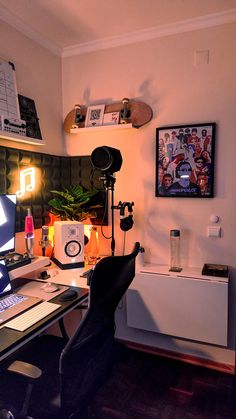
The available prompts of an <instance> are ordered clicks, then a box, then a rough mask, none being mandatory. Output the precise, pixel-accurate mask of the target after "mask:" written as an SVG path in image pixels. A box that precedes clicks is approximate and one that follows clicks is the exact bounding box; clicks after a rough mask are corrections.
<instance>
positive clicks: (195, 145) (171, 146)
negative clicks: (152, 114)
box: [156, 122, 216, 198]
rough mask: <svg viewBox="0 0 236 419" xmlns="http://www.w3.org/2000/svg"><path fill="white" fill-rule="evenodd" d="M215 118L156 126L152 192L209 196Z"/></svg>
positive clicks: (167, 194)
mask: <svg viewBox="0 0 236 419" xmlns="http://www.w3.org/2000/svg"><path fill="white" fill-rule="evenodd" d="M215 130H216V124H215V122H210V123H202V124H194V125H188V124H186V125H178V126H168V127H160V128H157V131H156V196H158V197H175V198H176V197H185V198H186V197H189V198H213V186H214V152H215Z"/></svg>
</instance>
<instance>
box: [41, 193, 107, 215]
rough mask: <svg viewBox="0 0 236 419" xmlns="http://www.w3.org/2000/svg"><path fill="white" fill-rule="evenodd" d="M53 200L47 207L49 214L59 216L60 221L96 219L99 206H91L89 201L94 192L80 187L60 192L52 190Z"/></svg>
mask: <svg viewBox="0 0 236 419" xmlns="http://www.w3.org/2000/svg"><path fill="white" fill-rule="evenodd" d="M51 193H52V194H54V195H55V197H54V198H52V199H50V201H49V202H48V205H49V206H50V212H51V213H52V214H54V215H55V216H59V217H60V218H61V220H72V221H80V222H82V221H84V220H86V218H96V217H97V213H96V211H95V210H96V208H100V207H101V205H99V204H96V205H92V204H91V203H90V199H91V198H92V197H93V196H94V195H96V193H97V191H96V190H85V189H84V188H83V187H82V186H80V185H71V186H69V187H68V188H63V190H62V191H57V190H53V191H51Z"/></svg>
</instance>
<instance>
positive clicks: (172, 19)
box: [0, 0, 236, 55]
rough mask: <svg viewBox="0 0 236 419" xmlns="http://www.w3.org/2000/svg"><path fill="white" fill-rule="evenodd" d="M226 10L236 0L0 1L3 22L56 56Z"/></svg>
mask: <svg viewBox="0 0 236 419" xmlns="http://www.w3.org/2000/svg"><path fill="white" fill-rule="evenodd" d="M229 12H230V14H231V20H232V13H233V15H234V20H235V14H236V0H145V1H143V0H0V19H1V20H3V21H4V22H6V23H8V24H10V25H11V26H13V27H15V28H16V29H17V30H19V31H21V32H23V33H24V34H25V35H26V36H28V37H30V38H31V39H33V40H36V41H37V42H38V43H40V44H42V45H44V46H45V47H47V48H49V49H51V51H52V52H55V53H57V54H59V55H63V54H62V53H63V51H66V50H68V49H71V48H76V47H78V46H80V47H81V46H85V45H89V44H92V43H93V44H94V43H96V44H97V45H98V44H99V43H100V45H102V42H103V41H107V40H111V39H113V40H114V39H118V38H121V37H123V38H122V39H124V34H125V35H126V37H127V39H128V38H129V39H130V35H132V34H135V36H136V37H137V36H138V35H139V34H140V33H141V34H143V33H145V34H147V33H148V31H149V33H150V31H152V32H153V30H154V29H156V28H163V27H166V26H168V25H169V26H170V25H176V24H177V22H182V21H189V20H191V21H192V20H193V21H195V20H196V19H198V21H199V18H201V19H206V17H207V16H208V15H210V16H213V15H214V16H219V15H220V16H222V15H223V16H225V13H226V14H227V16H228V15H229ZM208 18H209V16H208ZM222 23H223V22H222Z"/></svg>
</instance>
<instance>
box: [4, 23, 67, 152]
mask: <svg viewBox="0 0 236 419" xmlns="http://www.w3.org/2000/svg"><path fill="white" fill-rule="evenodd" d="M0 37H1V49H0V58H1V59H4V60H6V61H11V62H13V63H14V65H15V69H16V82H17V90H18V93H19V94H21V95H23V96H26V97H29V98H31V99H33V100H34V101H35V106H36V110H37V114H38V117H39V123H40V129H41V133H42V137H43V139H44V140H45V141H46V145H45V146H39V145H28V144H22V143H18V142H15V141H7V140H3V139H0V145H4V146H9V147H14V148H21V149H25V150H33V151H36V152H40V153H47V154H56V155H64V154H65V148H64V144H63V136H62V87H61V59H60V58H59V57H56V56H55V55H53V54H52V53H50V52H49V51H48V50H46V49H45V48H42V47H41V46H40V45H38V44H36V43H35V42H33V41H31V40H30V39H29V38H27V37H26V36H24V35H22V34H21V33H20V32H18V31H16V30H14V29H13V28H12V27H10V26H9V25H7V24H5V23H3V22H2V21H1V25H0Z"/></svg>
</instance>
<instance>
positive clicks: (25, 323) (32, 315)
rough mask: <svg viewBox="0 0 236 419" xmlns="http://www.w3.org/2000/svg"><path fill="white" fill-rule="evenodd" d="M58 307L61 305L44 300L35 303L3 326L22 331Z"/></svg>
mask: <svg viewBox="0 0 236 419" xmlns="http://www.w3.org/2000/svg"><path fill="white" fill-rule="evenodd" d="M59 307H61V305H60V304H54V303H50V302H48V301H44V302H43V303H39V304H37V305H36V306H34V307H33V308H30V309H29V310H27V311H25V312H24V313H23V314H20V315H19V316H17V317H15V318H14V319H12V320H10V321H9V322H7V323H5V324H4V325H3V326H4V327H9V328H10V329H15V330H18V331H19V332H24V331H25V330H26V329H28V328H29V327H31V326H33V325H34V324H35V323H37V322H38V321H40V320H42V319H44V317H46V316H48V315H49V314H51V313H53V311H55V310H57V309H58V308H59Z"/></svg>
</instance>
